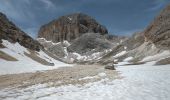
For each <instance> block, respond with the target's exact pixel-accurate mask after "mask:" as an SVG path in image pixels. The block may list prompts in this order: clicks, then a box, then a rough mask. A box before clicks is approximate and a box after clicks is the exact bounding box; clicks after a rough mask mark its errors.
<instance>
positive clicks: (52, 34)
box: [38, 13, 108, 42]
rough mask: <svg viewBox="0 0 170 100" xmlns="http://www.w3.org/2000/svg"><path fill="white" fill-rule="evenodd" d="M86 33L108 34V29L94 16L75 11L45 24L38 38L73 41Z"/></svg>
mask: <svg viewBox="0 0 170 100" xmlns="http://www.w3.org/2000/svg"><path fill="white" fill-rule="evenodd" d="M84 33H100V34H102V35H103V34H107V33H108V31H107V29H106V28H105V27H104V26H103V25H100V24H99V23H98V22H97V21H96V20H95V19H93V18H92V17H90V16H88V15H86V14H83V13H73V14H70V15H66V16H62V17H60V18H58V19H56V20H53V21H51V22H50V23H48V24H46V25H43V26H42V27H41V28H40V30H39V33H38V38H45V39H46V40H52V41H53V42H60V41H63V40H68V41H72V40H74V39H76V38H77V37H80V36H81V35H83V34H84Z"/></svg>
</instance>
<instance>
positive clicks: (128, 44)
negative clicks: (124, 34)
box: [121, 32, 145, 50]
mask: <svg viewBox="0 0 170 100" xmlns="http://www.w3.org/2000/svg"><path fill="white" fill-rule="evenodd" d="M144 41H145V38H144V34H143V32H136V33H134V34H133V35H132V36H131V37H129V38H127V39H126V40H124V41H123V42H122V43H121V45H123V46H124V47H125V49H126V50H132V49H135V48H137V47H139V46H140V45H142V44H143V43H144Z"/></svg>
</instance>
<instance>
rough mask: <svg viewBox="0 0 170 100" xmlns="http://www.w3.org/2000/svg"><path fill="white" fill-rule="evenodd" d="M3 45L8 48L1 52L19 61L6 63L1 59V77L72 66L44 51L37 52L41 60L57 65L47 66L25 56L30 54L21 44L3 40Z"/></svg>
mask: <svg viewBox="0 0 170 100" xmlns="http://www.w3.org/2000/svg"><path fill="white" fill-rule="evenodd" d="M2 44H3V45H4V46H6V48H2V49H0V50H1V51H3V52H5V53H7V54H9V55H10V56H12V57H14V58H16V59H17V60H18V61H6V60H3V59H0V75H3V74H16V73H25V72H35V71H42V70H51V69H55V68H59V67H62V66H64V67H66V66H70V65H68V64H65V63H63V62H60V61H57V60H55V59H53V58H51V57H49V56H48V55H47V54H45V53H44V52H43V51H40V52H37V53H38V54H39V55H38V56H39V57H40V58H42V59H45V60H46V61H48V62H50V63H54V64H55V66H45V65H42V64H40V63H38V62H36V61H34V60H32V59H31V58H29V57H27V56H25V55H24V52H26V53H29V51H28V50H27V49H26V48H24V47H23V46H21V45H20V44H19V43H15V44H12V43H10V42H8V41H6V40H3V43H2Z"/></svg>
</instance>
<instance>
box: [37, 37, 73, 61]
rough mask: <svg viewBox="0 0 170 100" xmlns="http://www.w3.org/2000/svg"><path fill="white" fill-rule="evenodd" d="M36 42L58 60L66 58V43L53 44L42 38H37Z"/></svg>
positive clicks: (67, 44)
mask: <svg viewBox="0 0 170 100" xmlns="http://www.w3.org/2000/svg"><path fill="white" fill-rule="evenodd" d="M37 41H39V43H40V44H41V45H43V46H44V48H45V49H46V50H47V51H48V52H51V53H52V54H54V55H56V56H57V57H60V58H63V57H65V56H66V52H67V51H66V49H67V48H66V47H68V46H69V45H70V44H69V43H68V42H67V41H63V42H58V43H53V42H52V41H47V40H46V39H44V38H38V39H37Z"/></svg>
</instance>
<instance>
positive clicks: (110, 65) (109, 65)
mask: <svg viewBox="0 0 170 100" xmlns="http://www.w3.org/2000/svg"><path fill="white" fill-rule="evenodd" d="M104 68H105V69H109V70H116V69H115V66H114V65H113V64H107V65H106V66H105V67H104Z"/></svg>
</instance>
